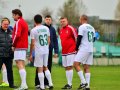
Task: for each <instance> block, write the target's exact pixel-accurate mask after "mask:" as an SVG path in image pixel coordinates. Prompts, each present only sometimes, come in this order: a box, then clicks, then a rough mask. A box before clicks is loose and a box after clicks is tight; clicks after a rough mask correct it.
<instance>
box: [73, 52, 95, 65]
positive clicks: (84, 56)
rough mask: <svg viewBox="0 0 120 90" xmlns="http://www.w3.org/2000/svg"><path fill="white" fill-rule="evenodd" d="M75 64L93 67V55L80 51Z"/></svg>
mask: <svg viewBox="0 0 120 90" xmlns="http://www.w3.org/2000/svg"><path fill="white" fill-rule="evenodd" d="M75 62H80V63H82V64H87V65H92V64H93V53H92V52H81V51H78V53H77V54H76V56H75Z"/></svg>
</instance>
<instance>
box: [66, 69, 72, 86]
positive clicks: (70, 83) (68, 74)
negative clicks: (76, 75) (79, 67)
mask: <svg viewBox="0 0 120 90" xmlns="http://www.w3.org/2000/svg"><path fill="white" fill-rule="evenodd" d="M66 78H67V82H68V84H69V85H70V86H71V85H72V78H73V70H67V71H66Z"/></svg>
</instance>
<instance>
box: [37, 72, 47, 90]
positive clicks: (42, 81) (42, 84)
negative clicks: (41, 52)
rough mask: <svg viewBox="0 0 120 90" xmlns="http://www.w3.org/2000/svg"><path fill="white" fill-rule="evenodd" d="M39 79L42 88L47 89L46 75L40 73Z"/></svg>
mask: <svg viewBox="0 0 120 90" xmlns="http://www.w3.org/2000/svg"><path fill="white" fill-rule="evenodd" d="M38 78H39V81H40V87H41V88H42V89H44V88H45V87H44V73H43V72H41V73H38Z"/></svg>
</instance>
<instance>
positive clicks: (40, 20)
mask: <svg viewBox="0 0 120 90" xmlns="http://www.w3.org/2000/svg"><path fill="white" fill-rule="evenodd" d="M34 21H35V23H42V16H41V15H39V14H37V15H35V16H34Z"/></svg>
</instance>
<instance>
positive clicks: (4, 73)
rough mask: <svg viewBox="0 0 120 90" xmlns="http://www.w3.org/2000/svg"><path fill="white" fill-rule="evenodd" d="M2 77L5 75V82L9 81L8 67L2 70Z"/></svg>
mask: <svg viewBox="0 0 120 90" xmlns="http://www.w3.org/2000/svg"><path fill="white" fill-rule="evenodd" d="M2 77H3V82H5V83H8V78H7V70H6V69H3V70H2Z"/></svg>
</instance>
